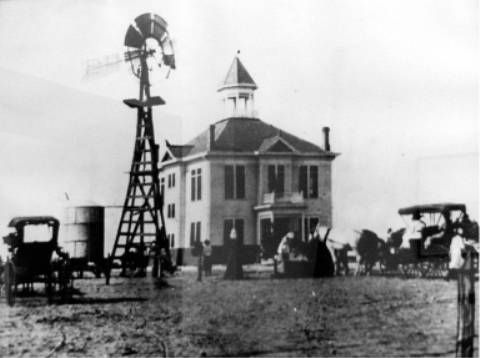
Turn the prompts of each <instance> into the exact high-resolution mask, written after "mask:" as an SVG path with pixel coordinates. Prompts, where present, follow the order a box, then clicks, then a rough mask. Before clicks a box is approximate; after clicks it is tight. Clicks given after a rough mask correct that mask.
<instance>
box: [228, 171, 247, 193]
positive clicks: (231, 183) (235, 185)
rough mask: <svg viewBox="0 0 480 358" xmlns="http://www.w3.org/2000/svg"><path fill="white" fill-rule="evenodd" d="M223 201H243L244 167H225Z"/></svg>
mask: <svg viewBox="0 0 480 358" xmlns="http://www.w3.org/2000/svg"><path fill="white" fill-rule="evenodd" d="M225 199H245V166H244V165H235V166H233V165H226V166H225Z"/></svg>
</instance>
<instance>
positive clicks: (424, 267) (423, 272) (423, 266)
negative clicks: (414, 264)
mask: <svg viewBox="0 0 480 358" xmlns="http://www.w3.org/2000/svg"><path fill="white" fill-rule="evenodd" d="M434 268H435V265H434V264H433V263H432V262H429V261H424V262H422V263H420V267H419V269H420V276H421V277H423V278H425V277H427V276H429V274H431V273H432V271H433V270H434Z"/></svg>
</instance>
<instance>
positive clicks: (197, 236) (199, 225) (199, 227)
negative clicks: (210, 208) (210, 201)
mask: <svg viewBox="0 0 480 358" xmlns="http://www.w3.org/2000/svg"><path fill="white" fill-rule="evenodd" d="M201 232H202V223H201V222H200V221H199V222H197V232H196V235H195V239H196V240H197V241H202V240H201V238H200V233H201Z"/></svg>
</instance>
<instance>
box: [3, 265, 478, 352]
mask: <svg viewBox="0 0 480 358" xmlns="http://www.w3.org/2000/svg"><path fill="white" fill-rule="evenodd" d="M248 276H249V278H248V279H245V280H241V281H225V280H223V279H222V272H221V271H220V270H216V271H214V275H213V276H212V277H208V278H207V279H205V280H204V281H203V282H197V281H196V274H195V272H192V271H190V272H181V273H178V274H177V275H176V276H175V277H172V278H170V279H168V283H169V285H168V286H163V285H162V284H161V282H158V281H153V280H152V279H151V278H146V279H120V278H116V279H113V280H112V282H111V284H110V286H105V284H104V280H103V279H100V280H98V279H83V280H77V281H75V287H76V288H77V289H79V290H80V292H81V293H82V295H81V296H76V297H75V299H74V301H73V302H71V303H69V304H63V305H55V304H54V305H47V304H46V299H45V298H44V297H41V296H38V297H28V298H27V297H26V298H21V299H19V300H17V303H16V305H15V306H14V307H12V308H10V307H8V306H7V305H6V304H5V303H4V300H3V297H2V301H3V302H1V303H0V317H1V322H0V356H2V357H5V356H50V357H55V356H60V357H62V356H95V357H98V356H120V355H132V356H135V355H137V356H149V355H150V356H164V355H167V356H201V355H206V356H229V355H233V356H239V355H243V356H251V355H266V356H268V355H271V356H298V355H301V356H334V355H338V356H412V357H413V356H440V357H443V356H453V355H454V349H455V334H456V314H457V305H456V301H457V292H456V282H455V281H449V282H447V281H444V280H425V279H402V278H395V277H360V278H356V277H336V278H331V279H297V280H294V279H291V280H289V279H281V280H280V279H270V273H269V272H265V271H264V272H257V271H255V272H254V271H250V272H249V275H248ZM477 291H478V290H477ZM477 297H478V294H477ZM476 311H477V313H478V304H477V307H476ZM475 347H476V352H475V353H476V355H478V351H477V347H478V338H476V340H475Z"/></svg>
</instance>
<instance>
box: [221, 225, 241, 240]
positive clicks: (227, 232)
mask: <svg viewBox="0 0 480 358" xmlns="http://www.w3.org/2000/svg"><path fill="white" fill-rule="evenodd" d="M233 227H235V231H236V232H237V240H239V241H240V242H242V243H243V219H225V220H224V222H223V243H224V244H225V243H227V242H228V240H230V232H231V231H232V228H233Z"/></svg>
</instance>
